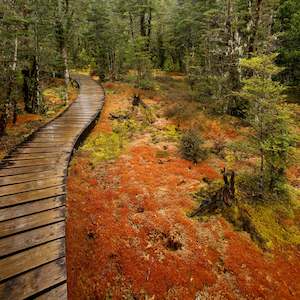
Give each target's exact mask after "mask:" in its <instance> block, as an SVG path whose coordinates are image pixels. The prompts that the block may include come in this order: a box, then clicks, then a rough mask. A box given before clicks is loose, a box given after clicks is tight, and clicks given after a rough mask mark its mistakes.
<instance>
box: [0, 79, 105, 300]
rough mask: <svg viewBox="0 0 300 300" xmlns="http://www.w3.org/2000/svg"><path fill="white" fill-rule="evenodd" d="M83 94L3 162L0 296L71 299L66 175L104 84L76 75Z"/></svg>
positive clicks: (0, 177)
mask: <svg viewBox="0 0 300 300" xmlns="http://www.w3.org/2000/svg"><path fill="white" fill-rule="evenodd" d="M76 79H77V80H78V82H79V83H80V95H79V97H78V99H77V100H76V101H75V102H74V103H73V104H72V105H71V107H70V108H69V109H68V110H67V111H66V112H65V113H63V114H62V115H61V116H60V117H58V118H57V119H55V120H54V121H52V122H51V123H49V124H47V125H46V126H44V127H43V128H41V129H40V130H38V131H37V132H36V133H35V134H34V135H33V136H32V138H30V140H29V141H27V142H25V143H23V144H22V145H20V146H19V147H17V149H16V150H15V151H14V152H13V153H12V154H11V155H10V156H8V157H7V158H6V159H4V160H3V162H2V165H1V166H0V299H1V300H2V299H5V300H9V299H14V300H15V299H27V298H30V299H47V300H48V299H55V300H56V299H59V300H61V299H67V284H66V259H65V201H66V176H67V169H68V164H69V160H70V157H71V154H72V152H73V149H74V148H75V147H76V146H77V145H78V143H79V142H80V140H81V139H82V138H83V137H84V136H85V135H86V133H87V132H88V130H89V129H90V128H91V127H92V126H93V125H94V123H95V120H96V119H97V117H98V116H99V114H100V111H101V108H102V106H103V102H104V93H103V90H102V88H101V87H100V86H99V85H98V84H97V83H95V82H94V81H93V80H92V79H90V78H89V77H88V76H83V75H79V76H77V77H76Z"/></svg>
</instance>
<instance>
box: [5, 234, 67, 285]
mask: <svg viewBox="0 0 300 300" xmlns="http://www.w3.org/2000/svg"><path fill="white" fill-rule="evenodd" d="M64 256H65V239H64V238H61V239H58V240H55V241H52V242H48V243H46V244H43V245H39V246H37V247H34V248H32V249H29V250H25V251H23V252H20V253H17V254H15V255H12V256H8V257H7V258H3V259H1V260H0V282H1V281H3V280H5V279H8V278H10V277H13V276H16V275H18V274H21V273H23V272H26V271H28V270H31V269H34V268H36V267H39V266H41V265H43V264H46V263H49V262H51V261H54V260H56V259H59V258H61V257H64Z"/></svg>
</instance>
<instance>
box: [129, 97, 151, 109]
mask: <svg viewBox="0 0 300 300" xmlns="http://www.w3.org/2000/svg"><path fill="white" fill-rule="evenodd" d="M140 105H141V106H142V107H143V108H145V109H148V106H147V105H146V103H145V102H144V101H143V100H142V99H141V97H140V96H139V95H134V96H133V99H132V106H133V109H134V107H135V106H140Z"/></svg>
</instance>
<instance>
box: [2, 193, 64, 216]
mask: <svg viewBox="0 0 300 300" xmlns="http://www.w3.org/2000/svg"><path fill="white" fill-rule="evenodd" d="M63 205H65V196H58V197H52V198H48V199H44V200H38V201H33V202H29V203H25V204H21V205H17V206H11V207H8V208H2V209H0V222H2V221H7V220H11V219H15V218H19V217H23V216H27V215H31V214H35V213H38V212H42V211H45V210H49V209H53V208H57V207H61V206H63Z"/></svg>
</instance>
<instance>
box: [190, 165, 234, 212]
mask: <svg viewBox="0 0 300 300" xmlns="http://www.w3.org/2000/svg"><path fill="white" fill-rule="evenodd" d="M222 174H223V180H224V186H223V187H222V188H221V189H219V190H218V191H217V192H216V193H215V194H214V195H213V196H212V197H211V199H206V200H204V201H202V203H201V205H200V206H199V208H197V209H196V210H195V211H194V212H193V213H192V214H191V217H195V216H201V215H205V214H209V213H213V212H215V211H217V210H219V209H224V207H230V206H231V205H232V204H233V201H234V199H235V172H234V171H231V172H226V169H225V168H224V170H222Z"/></svg>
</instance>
